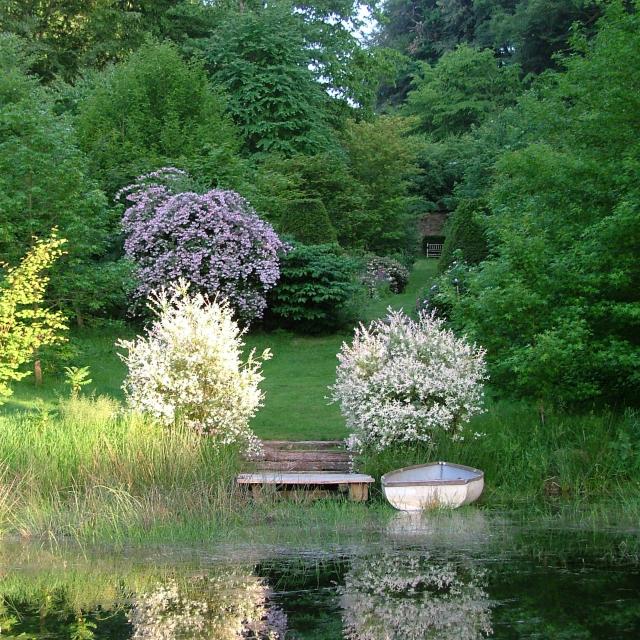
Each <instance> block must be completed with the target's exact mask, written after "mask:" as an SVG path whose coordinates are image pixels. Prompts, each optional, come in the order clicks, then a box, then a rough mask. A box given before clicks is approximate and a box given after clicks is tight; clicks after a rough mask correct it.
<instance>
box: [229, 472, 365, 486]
mask: <svg viewBox="0 0 640 640" xmlns="http://www.w3.org/2000/svg"><path fill="white" fill-rule="evenodd" d="M236 480H237V482H238V484H299V485H315V484H371V483H372V482H375V481H374V479H373V478H372V477H371V476H368V475H366V474H364V473H268V472H267V473H241V474H240V475H239V476H238V477H237V478H236Z"/></svg>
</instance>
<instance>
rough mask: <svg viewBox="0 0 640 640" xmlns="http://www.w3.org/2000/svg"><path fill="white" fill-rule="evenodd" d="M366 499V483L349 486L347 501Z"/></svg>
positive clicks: (367, 488) (367, 486) (367, 490)
mask: <svg viewBox="0 0 640 640" xmlns="http://www.w3.org/2000/svg"><path fill="white" fill-rule="evenodd" d="M254 486H255V485H254ZM368 497H369V485H368V484H367V483H366V482H355V483H353V484H350V485H349V500H351V501H353V502H366V501H367V498H368Z"/></svg>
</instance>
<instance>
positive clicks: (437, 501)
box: [382, 462, 484, 511]
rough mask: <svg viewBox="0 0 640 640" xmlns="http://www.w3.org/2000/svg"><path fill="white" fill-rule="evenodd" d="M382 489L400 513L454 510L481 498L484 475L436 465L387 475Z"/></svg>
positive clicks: (468, 468) (475, 470)
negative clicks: (436, 509) (437, 509)
mask: <svg viewBox="0 0 640 640" xmlns="http://www.w3.org/2000/svg"><path fill="white" fill-rule="evenodd" d="M422 477H424V479H422ZM382 488H383V490H384V494H385V496H386V498H387V500H388V501H389V503H390V504H391V505H392V506H393V507H395V508H396V509H399V510H401V511H422V510H423V509H432V508H449V509H455V508H457V507H461V506H463V505H466V504H470V503H472V502H474V501H475V500H477V499H478V498H479V497H480V495H481V494H482V491H483V489H484V474H483V473H482V471H479V470H478V469H472V468H471V467H465V466H463V465H454V464H450V463H446V462H435V463H431V464H428V465H417V466H415V467H406V468H405V469H399V470H398V471H394V472H391V473H389V474H386V475H384V476H383V477H382Z"/></svg>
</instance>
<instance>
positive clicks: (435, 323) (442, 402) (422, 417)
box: [331, 310, 486, 451]
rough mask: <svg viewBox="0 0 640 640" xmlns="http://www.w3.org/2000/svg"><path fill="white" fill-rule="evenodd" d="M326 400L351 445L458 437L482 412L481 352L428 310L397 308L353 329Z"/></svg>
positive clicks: (377, 446)
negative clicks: (414, 312)
mask: <svg viewBox="0 0 640 640" xmlns="http://www.w3.org/2000/svg"><path fill="white" fill-rule="evenodd" d="M338 360H339V365H338V369H337V376H336V383H335V385H333V387H332V388H331V390H332V395H333V400H334V401H336V402H339V403H340V407H341V411H342V415H343V416H344V417H345V420H346V422H347V427H348V428H349V429H350V431H351V436H350V438H349V446H350V448H352V449H354V450H359V451H361V450H363V449H373V450H378V451H381V450H383V449H385V448H387V447H389V446H390V445H392V444H395V443H410V442H430V441H431V440H432V437H433V433H434V432H435V431H436V430H442V431H446V432H448V433H450V434H451V436H452V437H454V438H455V437H456V436H458V435H459V433H460V431H461V429H462V427H463V426H464V425H465V424H466V423H467V422H468V421H469V419H470V418H471V416H473V415H474V414H477V413H480V412H481V411H482V400H483V383H484V380H485V378H486V373H485V363H484V351H483V350H482V349H479V348H477V347H476V346H475V345H471V344H469V343H468V342H466V341H465V340H464V339H462V338H458V337H456V336H455V335H454V334H453V332H451V331H450V330H448V329H446V328H445V327H444V326H443V321H442V320H440V319H437V318H435V317H434V316H433V315H429V314H426V313H421V314H420V315H419V317H418V320H417V321H413V320H411V319H410V318H409V317H408V316H406V315H405V314H404V313H402V312H401V311H391V310H390V311H389V315H388V316H387V317H386V318H385V319H383V320H376V321H375V322H373V323H372V324H371V325H370V326H369V327H368V328H367V327H364V326H362V325H361V326H360V327H359V328H358V329H356V332H355V336H354V339H353V342H352V344H350V345H349V344H346V343H343V345H342V349H341V351H340V353H339V354H338Z"/></svg>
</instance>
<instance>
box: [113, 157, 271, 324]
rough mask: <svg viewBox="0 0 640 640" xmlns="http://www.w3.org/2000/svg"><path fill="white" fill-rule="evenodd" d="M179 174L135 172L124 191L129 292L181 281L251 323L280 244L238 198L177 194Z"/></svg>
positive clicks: (141, 293) (141, 294) (142, 293)
mask: <svg viewBox="0 0 640 640" xmlns="http://www.w3.org/2000/svg"><path fill="white" fill-rule="evenodd" d="M185 177H186V175H185V173H184V172H182V171H180V170H178V169H175V168H164V169H162V170H160V171H156V172H153V173H151V174H147V175H144V176H140V178H139V179H138V182H137V183H135V184H133V185H130V186H129V187H127V188H126V189H125V190H124V192H123V193H124V194H126V196H125V197H126V199H127V201H128V203H129V206H128V208H127V210H126V211H125V213H124V217H123V219H122V226H123V228H124V231H125V235H126V240H125V251H126V255H127V257H128V258H130V259H131V260H132V261H133V262H134V263H135V266H136V278H137V281H138V286H137V288H136V291H135V296H136V297H137V298H138V299H145V298H146V297H148V295H149V294H150V293H151V292H152V291H154V290H156V289H158V288H160V287H164V286H167V285H169V284H170V283H171V282H175V281H176V280H177V279H178V278H186V279H187V281H188V282H189V283H191V284H192V285H193V286H194V287H196V288H197V289H198V290H199V291H201V292H203V293H206V294H208V295H211V296H216V295H219V296H222V297H223V298H224V299H225V300H226V301H227V303H228V304H229V305H230V306H231V308H233V310H234V311H235V313H236V314H237V317H238V318H240V319H241V320H242V321H244V322H247V323H249V322H251V321H252V320H253V319H255V318H259V317H260V316H262V314H263V312H264V309H265V307H266V300H265V294H266V292H267V291H268V290H269V289H271V288H272V287H273V285H274V284H275V283H276V282H277V280H278V276H279V273H280V272H279V268H278V255H277V254H278V251H280V250H281V249H283V244H282V242H281V241H280V239H279V238H278V236H277V235H276V233H275V231H274V230H273V227H272V226H271V225H270V224H268V223H267V222H265V221H264V220H262V219H261V218H260V217H258V214H257V213H256V212H255V211H254V210H253V209H252V208H251V207H250V205H249V203H248V202H247V201H246V200H244V199H243V198H242V197H241V196H240V195H238V194H237V193H235V192H234V191H223V190H221V189H214V190H212V191H208V192H206V193H204V194H202V195H200V194H198V193H194V192H190V191H186V192H183V191H179V184H180V182H181V181H183V180H184V179H185ZM172 183H173V184H172ZM176 183H177V185H178V188H176Z"/></svg>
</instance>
